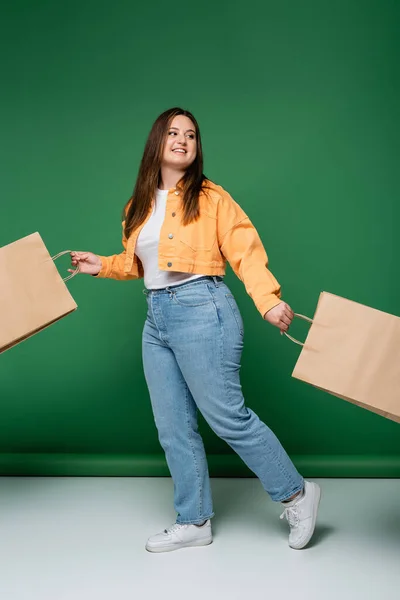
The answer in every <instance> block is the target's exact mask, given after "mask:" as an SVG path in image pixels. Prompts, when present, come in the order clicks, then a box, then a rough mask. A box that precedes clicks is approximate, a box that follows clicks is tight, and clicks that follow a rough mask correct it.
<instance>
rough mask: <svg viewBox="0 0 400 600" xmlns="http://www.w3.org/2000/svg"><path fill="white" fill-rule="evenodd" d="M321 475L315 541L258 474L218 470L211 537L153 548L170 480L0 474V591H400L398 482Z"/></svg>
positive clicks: (194, 594) (377, 599)
mask: <svg viewBox="0 0 400 600" xmlns="http://www.w3.org/2000/svg"><path fill="white" fill-rule="evenodd" d="M319 483H320V485H321V486H322V489H323V497H322V502H321V508H320V516H319V521H318V529H317V531H316V534H315V538H314V539H313V542H312V543H311V545H310V547H309V548H308V549H305V550H301V551H295V550H291V549H290V548H289V547H288V545H287V524H286V523H285V522H283V521H280V520H279V514H280V512H281V510H280V509H281V507H280V505H278V504H275V503H273V502H272V501H270V500H269V498H268V496H267V495H266V493H265V492H264V491H263V489H262V488H261V485H260V483H259V481H258V480H257V479H213V480H212V489H213V497H214V508H215V512H216V516H215V517H214V519H213V532H214V542H213V544H211V545H210V546H207V547H203V548H188V549H183V550H179V551H176V552H170V553H165V554H150V553H148V552H146V551H145V550H144V544H145V541H146V539H147V537H148V536H149V535H151V534H153V533H156V532H157V531H159V530H162V529H164V528H165V527H166V526H167V525H170V524H171V523H172V522H173V521H174V520H175V513H174V511H173V507H172V482H171V480H170V479H168V478H8V477H3V478H0V599H1V600H92V599H93V600H128V599H129V600H131V599H135V600H141V599H142V598H143V599H146V600H153V599H154V600H155V599H158V598H162V599H163V600H170V599H172V598H173V599H177V600H181V599H182V600H198V599H202V600H203V599H205V598H207V599H208V600H214V599H217V598H218V599H221V600H225V599H227V600H239V599H240V600H242V599H244V598H246V599H252V598H257V599H258V598H260V599H264V598H265V599H268V600H270V599H272V600H275V599H276V600H289V599H292V598H293V599H294V600H295V599H299V600H303V599H304V600H305V599H307V600H316V599H317V598H318V599H319V600H331V599H340V600H358V599H360V600H361V599H363V600H386V599H388V600H389V599H390V600H396V599H398V598H400V481H399V480H376V479H375V480H373V479H371V480H349V479H347V480H344V479H343V480H339V479H325V480H319Z"/></svg>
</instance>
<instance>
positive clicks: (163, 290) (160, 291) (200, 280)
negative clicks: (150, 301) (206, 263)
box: [143, 275, 223, 296]
mask: <svg viewBox="0 0 400 600" xmlns="http://www.w3.org/2000/svg"><path fill="white" fill-rule="evenodd" d="M206 281H213V282H214V284H215V285H216V286H218V284H219V283H220V282H221V281H223V278H222V277H220V276H219V275H217V276H214V275H204V276H202V277H198V278H197V279H192V280H191V281H186V282H184V283H178V284H177V285H169V286H168V287H165V288H161V289H158V290H148V289H146V288H145V289H144V290H143V294H145V295H146V296H147V295H148V294H168V293H170V292H171V291H173V290H177V289H181V288H184V287H187V286H193V285H197V284H198V283H204V282H206Z"/></svg>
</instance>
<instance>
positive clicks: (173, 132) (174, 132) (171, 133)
mask: <svg viewBox="0 0 400 600" xmlns="http://www.w3.org/2000/svg"><path fill="white" fill-rule="evenodd" d="M168 135H176V131H170V132H169V133H168Z"/></svg>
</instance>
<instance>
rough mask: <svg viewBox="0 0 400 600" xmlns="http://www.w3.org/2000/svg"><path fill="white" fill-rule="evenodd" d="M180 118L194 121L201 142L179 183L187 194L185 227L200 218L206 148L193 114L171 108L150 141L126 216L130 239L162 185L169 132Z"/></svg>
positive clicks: (153, 132) (145, 149) (126, 228)
mask: <svg viewBox="0 0 400 600" xmlns="http://www.w3.org/2000/svg"><path fill="white" fill-rule="evenodd" d="M177 115H184V116H185V117H188V118H189V119H190V120H191V121H192V123H193V125H194V126H195V130H196V141H197V153H196V158H195V159H194V161H193V163H192V164H191V165H190V166H189V167H188V169H187V170H186V172H185V175H184V176H183V177H182V179H181V180H180V182H179V185H180V187H181V188H182V192H183V194H182V202H183V224H184V225H187V224H188V223H191V222H192V221H195V220H196V219H197V218H198V217H199V215H200V208H199V194H200V191H201V189H202V187H203V184H205V183H206V181H207V178H206V176H205V175H204V173H203V149H202V146H201V137H200V130H199V125H198V123H197V121H196V119H195V118H194V116H193V115H192V113H190V112H189V111H187V110H183V109H182V108H177V107H176V108H170V109H169V110H166V111H165V112H163V113H162V114H161V115H160V116H159V117H158V118H157V119H156V121H155V122H154V124H153V127H152V128H151V131H150V133H149V137H148V138H147V142H146V145H145V148H144V152H143V157H142V160H141V163H140V167H139V173H138V176H137V179H136V184H135V188H134V190H133V194H132V198H130V200H129V202H128V203H127V205H126V206H125V209H124V213H123V219H125V236H126V238H129V235H130V234H131V233H132V231H134V230H135V229H136V228H137V227H139V226H140V225H141V224H142V223H143V221H144V220H145V218H146V216H147V214H148V211H149V209H150V207H151V204H152V201H153V199H154V197H155V194H156V190H157V186H158V185H159V182H160V174H161V161H162V155H163V150H164V144H165V140H166V138H167V135H168V129H169V127H170V124H171V121H172V120H173V119H174V118H175V117H176V116H177Z"/></svg>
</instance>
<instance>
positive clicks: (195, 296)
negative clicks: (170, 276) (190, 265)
mask: <svg viewBox="0 0 400 600" xmlns="http://www.w3.org/2000/svg"><path fill="white" fill-rule="evenodd" d="M173 299H174V301H175V302H176V303H177V304H180V306H187V307H196V306H206V305H207V304H212V302H213V297H212V295H211V292H210V290H209V287H208V285H207V284H205V285H204V283H201V284H196V283H194V284H193V285H188V286H187V287H186V286H184V287H183V288H182V289H175V290H174V291H173Z"/></svg>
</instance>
